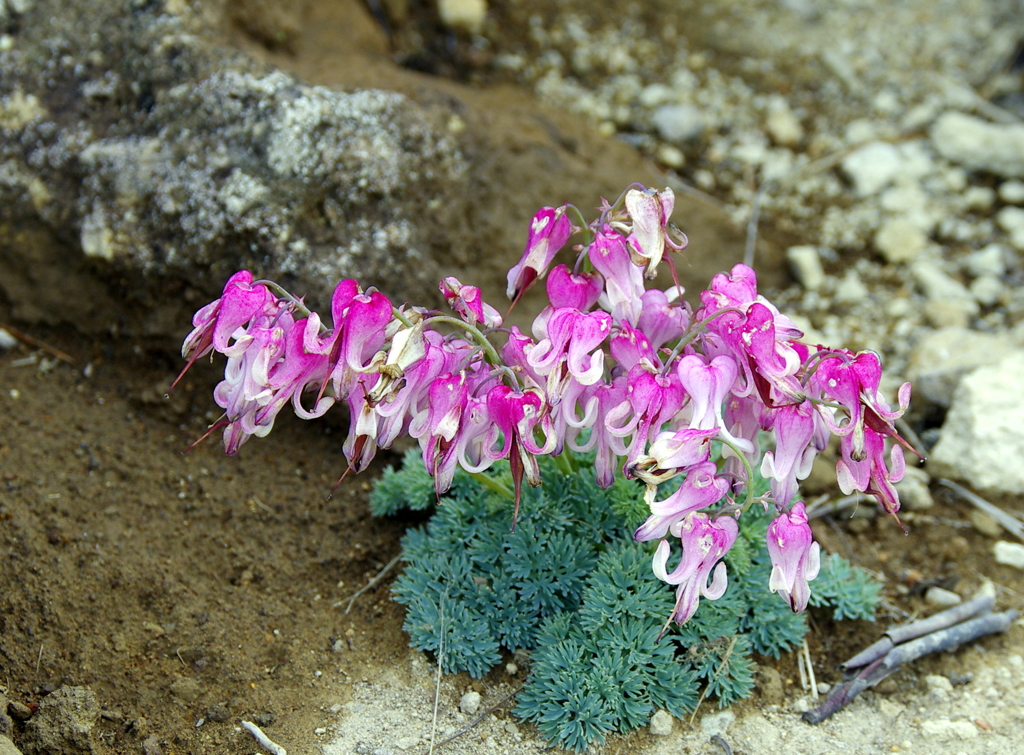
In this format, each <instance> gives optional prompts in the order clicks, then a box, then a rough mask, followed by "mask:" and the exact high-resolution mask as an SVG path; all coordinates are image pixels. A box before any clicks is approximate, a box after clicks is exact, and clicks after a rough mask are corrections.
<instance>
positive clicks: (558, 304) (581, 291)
mask: <svg viewBox="0 0 1024 755" xmlns="http://www.w3.org/2000/svg"><path fill="white" fill-rule="evenodd" d="M547 288H548V300H549V301H550V302H551V306H552V307H554V308H555V309H561V308H563V307H569V308H571V309H578V310H580V311H581V312H586V311H587V310H588V309H590V308H591V307H593V306H594V305H595V304H597V300H598V299H599V298H600V296H601V291H603V290H604V278H602V277H601V275H600V273H571V272H569V268H568V267H567V266H566V265H558V266H557V267H555V268H554V269H552V271H551V272H550V273H549V274H548V286H547Z"/></svg>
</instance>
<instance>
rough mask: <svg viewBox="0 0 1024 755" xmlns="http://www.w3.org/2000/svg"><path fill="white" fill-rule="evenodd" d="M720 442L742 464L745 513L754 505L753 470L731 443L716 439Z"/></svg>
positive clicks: (742, 454) (741, 453)
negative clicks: (745, 494)
mask: <svg viewBox="0 0 1024 755" xmlns="http://www.w3.org/2000/svg"><path fill="white" fill-rule="evenodd" d="M717 440H720V441H721V442H722V445H723V446H728V447H729V448H731V449H732V450H733V453H735V454H736V456H738V457H739V460H740V461H742V462H743V467H744V469H745V470H746V472H747V499H746V500H745V501H744V502H743V511H746V510H747V509H749V508H750V507H751V505H753V503H754V470H753V468H752V467H751V466H750V462H749V461H747V457H746V456H745V455H744V453H743V452H742V451H740V449H738V448H737V447H736V446H735V445H734V444H733V443H730V442H729V441H727V440H725V439H724V438H718V439H717Z"/></svg>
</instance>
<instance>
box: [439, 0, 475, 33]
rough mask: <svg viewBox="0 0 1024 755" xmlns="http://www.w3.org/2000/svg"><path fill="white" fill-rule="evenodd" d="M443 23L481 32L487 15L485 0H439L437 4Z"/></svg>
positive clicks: (460, 29)
mask: <svg viewBox="0 0 1024 755" xmlns="http://www.w3.org/2000/svg"><path fill="white" fill-rule="evenodd" d="M437 11H438V15H439V16H440V17H441V23H443V24H444V25H445V26H447V27H448V28H449V29H453V30H455V31H462V32H467V33H469V34H479V33H480V30H481V29H482V28H483V25H484V19H485V18H486V17H487V3H486V2H485V0H439V1H438V4H437Z"/></svg>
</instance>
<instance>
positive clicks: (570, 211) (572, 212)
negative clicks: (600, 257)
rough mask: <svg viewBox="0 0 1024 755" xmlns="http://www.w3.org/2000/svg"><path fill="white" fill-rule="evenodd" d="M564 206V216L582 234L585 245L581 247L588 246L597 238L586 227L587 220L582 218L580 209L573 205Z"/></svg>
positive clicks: (587, 226)
mask: <svg viewBox="0 0 1024 755" xmlns="http://www.w3.org/2000/svg"><path fill="white" fill-rule="evenodd" d="M564 206H565V214H566V215H568V216H569V220H570V221H572V223H573V224H574V225H576V226H577V227H578V228H579V229H580V230H581V231H582V232H583V234H584V239H585V243H584V244H583V246H585V247H586V246H590V244H592V243H593V242H594V239H595V238H597V234H596V233H594V231H593V229H591V227H590V226H589V225H587V219H586V218H585V217H583V213H582V212H580V208H579V207H577V206H576V205H574V204H567V205H564Z"/></svg>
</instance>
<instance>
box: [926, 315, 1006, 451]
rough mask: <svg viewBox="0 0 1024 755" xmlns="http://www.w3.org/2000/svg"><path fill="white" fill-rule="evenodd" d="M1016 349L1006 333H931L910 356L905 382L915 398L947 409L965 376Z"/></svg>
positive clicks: (948, 330)
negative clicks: (908, 382)
mask: <svg viewBox="0 0 1024 755" xmlns="http://www.w3.org/2000/svg"><path fill="white" fill-rule="evenodd" d="M1018 345H1020V344H1019V343H1018V341H1017V340H1016V339H1015V338H1013V337H1012V336H1010V335H1009V334H1007V333H986V332H983V331H978V330H968V329H967V328H942V329H940V330H934V331H931V332H929V333H927V334H926V335H925V336H924V337H923V338H922V339H921V340H920V341H918V343H917V345H916V346H914V349H913V351H911V352H910V359H909V361H908V363H907V379H908V380H910V382H912V383H913V384H914V396H915V398H918V397H919V398H923V399H924V400H925V401H928V402H929V403H932V404H937V405H938V406H949V405H950V403H952V401H953V392H954V391H955V390H956V387H957V386H958V385H959V384H960V380H961V379H962V378H963V377H964V375H966V374H967V373H969V372H971V371H972V370H974V369H976V368H978V367H981V366H982V365H986V364H997V363H998V362H999V361H1000V360H1001V359H1002V358H1003V355H1004V354H1006V352H1007V351H1010V350H1012V349H1013V348H1014V347H1015V346H1018ZM908 471H909V470H908Z"/></svg>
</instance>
